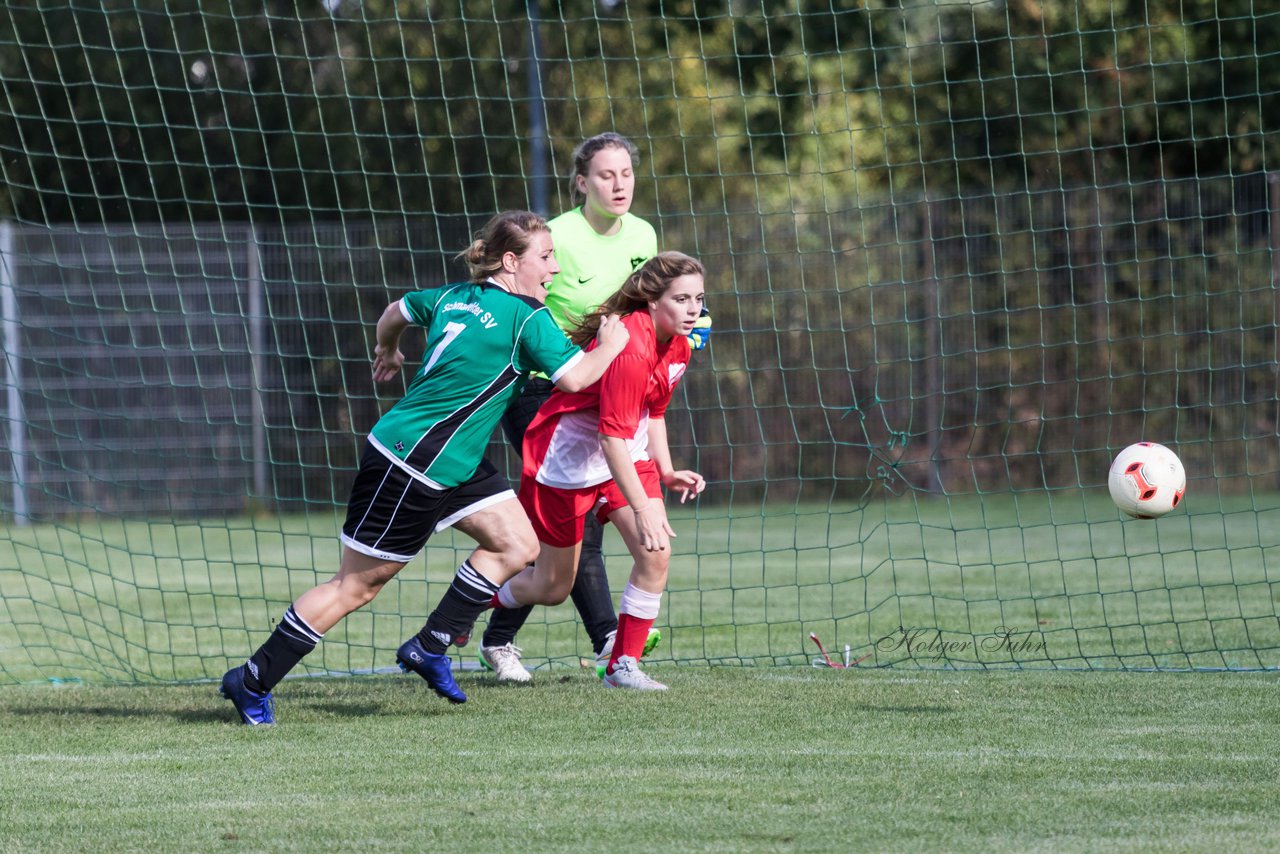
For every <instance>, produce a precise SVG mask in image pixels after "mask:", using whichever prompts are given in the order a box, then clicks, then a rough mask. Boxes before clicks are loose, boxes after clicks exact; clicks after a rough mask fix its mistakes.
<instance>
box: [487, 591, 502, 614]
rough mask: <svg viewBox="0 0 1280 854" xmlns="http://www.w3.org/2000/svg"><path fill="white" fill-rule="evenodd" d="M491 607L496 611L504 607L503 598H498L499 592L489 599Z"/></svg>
mask: <svg viewBox="0 0 1280 854" xmlns="http://www.w3.org/2000/svg"><path fill="white" fill-rule="evenodd" d="M489 607H490V608H493V609H494V610H495V611H496V610H497V609H499V608H501V607H502V600H500V599H499V598H498V594H497V593H494V594H493V598H492V599H490V600H489Z"/></svg>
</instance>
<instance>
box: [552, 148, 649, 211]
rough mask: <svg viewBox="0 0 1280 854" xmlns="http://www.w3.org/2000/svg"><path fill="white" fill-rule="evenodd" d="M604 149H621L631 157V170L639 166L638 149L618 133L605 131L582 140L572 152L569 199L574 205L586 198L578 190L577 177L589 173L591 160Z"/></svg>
mask: <svg viewBox="0 0 1280 854" xmlns="http://www.w3.org/2000/svg"><path fill="white" fill-rule="evenodd" d="M606 148H621V149H622V150H623V151H625V152H627V154H629V155H631V168H632V169H635V168H636V166H638V165H639V164H640V149H638V148H636V144H635V143H634V142H632V141H631V140H629V139H627V138H626V137H625V136H623V135H622V134H620V133H614V132H613V131H606V132H605V133H598V134H596V135H595V136H593V137H591V138H590V139H584V140H583V141H582V142H580V143H578V147H577V148H575V149H574V150H573V174H572V175H570V176H569V198H570V199H572V200H573V203H574V204H575V205H576V204H578V203H579V202H581V201H583V200H584V199H585V198H586V196H584V195H583V194H582V192H581V191H580V190H579V189H578V176H579V175H581V176H582V177H584V178H585V177H586V176H587V173H588V172H589V171H591V158H593V157H595V156H596V154H598V153H599V152H600V151H601V150H603V149H606Z"/></svg>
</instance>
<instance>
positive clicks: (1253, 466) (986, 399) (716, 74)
mask: <svg viewBox="0 0 1280 854" xmlns="http://www.w3.org/2000/svg"><path fill="white" fill-rule="evenodd" d="M847 5H849V6H851V7H852V6H853V4H847ZM1166 5H1167V8H1166V7H1165V6H1161V5H1160V4H1150V3H1143V2H1116V0H1079V2H1075V3H1071V4H1050V3H1043V2H1035V0H1009V1H1008V2H986V3H968V2H962V3H933V2H919V3H915V2H905V3H876V2H870V3H864V4H859V5H858V6H857V7H856V8H847V9H846V8H843V6H844V4H833V3H830V2H811V0H795V2H790V3H785V4H782V3H779V4H773V3H748V2H738V0H719V2H679V0H675V2H671V0H650V2H612V3H607V2H594V3H593V2H587V0H569V2H562V3H552V2H542V3H540V4H529V3H522V2H521V3H518V2H504V0H495V2H493V3H492V4H491V5H490V6H488V7H484V14H478V13H477V11H476V10H477V8H478V7H477V6H476V4H471V3H448V2H430V0H422V2H403V0H402V2H392V0H361V2H356V0H340V1H339V2H334V0H329V2H324V3H322V2H319V0H316V2H307V0H302V2H279V0H267V2H262V0H256V2H249V0H199V2H196V0H186V2H183V0H169V2H161V0H134V2H112V0H106V2H103V3H101V4H99V5H97V6H95V7H94V8H86V7H82V6H78V5H76V4H73V3H67V4H60V3H51V2H42V3H39V4H35V3H28V2H16V1H15V2H5V3H3V4H2V10H0V47H2V48H3V49H0V175H2V176H3V180H4V188H3V193H0V218H4V219H8V220H11V221H13V222H16V223H19V224H22V225H27V226H51V227H57V228H61V229H64V230H68V229H69V230H70V231H71V232H72V233H89V232H92V231H93V230H94V229H95V228H99V227H101V226H104V225H106V224H122V223H123V224H133V225H136V226H141V225H144V224H153V223H163V224H166V225H167V226H169V227H172V228H175V229H179V230H181V229H186V230H189V231H190V232H192V233H193V234H195V233H203V232H202V229H206V228H208V226H209V225H210V224H214V225H218V224H222V225H223V226H228V227H230V226H232V225H234V226H237V227H238V226H240V225H247V226H250V227H251V228H252V229H254V232H255V233H256V234H257V235H258V237H257V239H258V240H259V241H261V243H262V245H263V246H264V247H266V249H265V250H264V252H263V254H262V256H261V257H262V259H263V263H264V265H265V266H264V267H263V269H262V270H261V275H262V277H263V279H264V281H265V282H266V290H267V294H268V306H267V310H268V313H269V316H270V318H271V321H272V324H271V326H272V338H271V346H272V347H273V348H274V350H273V352H274V353H276V354H277V355H278V357H279V358H278V360H277V363H278V370H277V369H273V370H272V372H271V374H270V376H269V377H268V378H266V379H265V382H266V383H267V384H268V399H267V406H266V410H265V412H264V417H265V418H266V419H267V421H268V424H269V427H270V437H271V439H270V457H271V462H272V465H273V471H275V472H276V474H275V475H274V480H273V487H272V489H273V497H275V498H277V499H292V498H300V499H304V500H338V501H341V500H342V498H343V497H344V496H345V489H346V477H345V475H343V474H342V472H343V470H345V469H347V468H350V467H354V465H355V462H356V455H357V453H358V440H359V437H360V435H362V433H363V431H365V430H367V429H368V427H369V426H370V425H371V424H372V421H373V420H374V419H375V418H376V417H377V414H378V412H379V411H381V410H383V409H385V407H386V406H387V405H389V403H390V402H391V401H393V400H394V397H395V395H394V394H384V395H382V396H381V397H379V396H377V395H375V393H374V391H373V389H371V388H369V386H370V383H369V382H368V378H367V352H368V349H369V337H368V336H369V335H370V334H371V329H370V327H371V323H372V321H373V320H374V319H375V318H376V316H377V314H378V312H379V311H380V310H381V308H382V307H383V306H384V305H385V304H386V301H387V300H388V299H389V298H394V297H395V296H397V295H398V294H399V293H401V292H403V290H405V289H406V288H409V287H413V286H414V284H415V283H417V282H422V283H431V282H434V281H438V280H439V277H441V276H446V277H450V276H458V275H460V270H459V268H457V267H456V266H450V265H449V263H448V259H449V258H450V256H451V255H452V253H453V252H454V251H456V250H457V249H459V248H461V246H462V245H463V243H464V242H465V238H466V235H467V233H468V232H469V230H470V229H472V228H474V227H475V226H477V225H479V224H480V223H481V222H483V221H484V220H485V219H487V218H488V216H489V215H491V214H492V213H493V212H494V211H496V210H499V209H502V208H509V207H529V206H533V205H534V199H535V196H534V195H533V188H535V187H536V186H538V185H539V181H540V180H544V179H545V180H547V181H549V182H550V183H549V186H550V188H551V198H550V200H549V207H550V210H549V211H547V212H548V213H555V212H558V211H559V210H562V209H563V208H564V207H565V206H567V205H568V204H569V199H568V196H567V193H566V192H565V190H566V180H565V179H566V177H567V175H568V173H569V171H570V166H571V165H570V163H569V153H570V151H571V150H572V148H573V146H574V144H575V143H576V142H577V141H578V140H579V139H581V138H582V137H583V136H587V135H591V134H594V133H597V132H599V131H601V130H604V129H614V130H617V131H619V132H621V133H623V134H626V135H628V136H630V137H632V138H633V139H635V140H636V141H637V142H638V143H639V144H640V147H641V149H642V152H643V159H642V164H641V170H640V180H639V182H638V189H637V201H636V205H635V208H634V210H635V211H636V212H637V213H639V214H640V215H642V216H645V217H646V218H648V219H650V220H651V221H653V222H654V223H655V225H656V226H657V227H658V229H659V234H660V240H661V243H662V245H663V246H665V247H669V248H680V249H683V250H685V251H689V252H691V253H693V254H697V255H699V256H700V257H702V259H703V260H704V261H705V262H706V263H707V265H708V268H709V270H710V271H711V278H710V282H709V291H710V294H709V298H710V303H711V306H712V308H713V313H714V316H715V324H716V332H715V334H714V336H713V343H712V347H711V349H710V351H709V352H707V353H705V354H699V357H698V362H700V363H701V364H696V365H695V369H694V370H693V371H691V373H690V375H689V379H688V381H687V382H686V384H685V393H684V394H685V404H686V406H685V407H684V408H682V410H681V414H680V415H679V416H678V417H677V420H678V423H677V424H675V425H673V426H674V427H675V428H676V429H673V436H675V437H679V441H680V442H681V443H682V447H678V448H677V454H683V455H685V458H686V459H690V458H692V459H693V461H694V462H696V464H697V465H699V466H700V467H701V468H702V469H703V470H704V471H706V472H707V473H708V474H709V475H710V476H711V477H713V478H715V479H716V480H718V481H720V482H721V483H727V484H730V485H731V488H730V489H729V490H722V491H721V494H722V495H729V496H730V497H735V498H736V497H737V496H739V495H742V496H746V497H749V498H750V499H751V500H755V499H756V498H757V497H758V496H759V495H760V494H761V493H762V492H763V493H766V494H769V495H773V496H776V497H785V498H788V499H790V498H794V497H796V496H800V497H802V498H805V497H807V498H814V499H823V498H827V497H830V496H831V495H833V494H841V495H864V494H870V493H872V492H875V491H876V490H878V489H879V488H880V487H887V488H889V489H890V490H892V491H897V490H900V489H920V490H933V491H946V492H962V491H974V490H980V491H988V490H1008V489H1014V490H1017V489H1043V488H1076V487H1079V486H1096V485H1099V484H1100V483H1101V482H1102V481H1103V479H1104V478H1105V470H1106V461H1107V459H1108V457H1109V456H1110V455H1111V454H1113V453H1114V452H1115V451H1116V450H1118V449H1119V448H1120V447H1122V446H1124V445H1126V444H1128V443H1129V442H1130V441H1134V440H1136V439H1138V438H1152V439H1157V440H1160V441H1164V442H1166V443H1169V444H1172V445H1176V446H1178V448H1179V450H1180V452H1181V453H1182V454H1183V456H1184V459H1186V460H1187V462H1188V468H1189V469H1190V470H1192V471H1193V472H1195V471H1199V472H1203V473H1210V472H1211V473H1212V474H1213V475H1214V476H1216V477H1218V478H1220V479H1222V480H1223V482H1224V483H1228V484H1230V483H1231V482H1233V481H1236V479H1239V480H1238V481H1237V482H1240V483H1247V482H1249V481H1250V480H1251V479H1253V478H1257V477H1262V478H1264V479H1266V480H1267V481H1268V482H1269V481H1270V479H1273V478H1274V476H1275V473H1276V472H1277V471H1280V464H1278V460H1277V444H1278V443H1277V442H1276V438H1277V429H1278V428H1277V395H1276V376H1275V367H1276V346H1277V345H1276V337H1275V322H1276V320H1277V308H1276V292H1275V287H1274V276H1273V273H1272V248H1273V247H1274V245H1275V242H1276V241H1275V240H1274V238H1273V236H1272V232H1273V230H1274V222H1273V213H1274V211H1275V210H1276V208H1277V207H1278V205H1277V204H1276V202H1275V198H1274V196H1275V191H1276V185H1274V184H1270V183H1268V178H1269V175H1270V172H1271V170H1273V169H1274V168H1275V158H1276V152H1275V145H1276V135H1275V130H1276V121H1277V119H1276V115H1277V106H1278V104H1277V95H1278V93H1280V62H1277V61H1276V60H1277V54H1280V14H1277V13H1274V12H1266V11H1262V10H1260V9H1259V8H1258V7H1256V6H1254V5H1251V4H1249V3H1245V2H1242V1H1241V2H1231V0H1225V1H1224V0H1216V2H1215V0H1187V2H1183V3H1180V4H1166ZM531 9H532V12H531V11H530V10H531ZM531 18H532V19H533V20H532V22H531ZM535 56H536V58H537V61H536V62H535V61H534V57H535ZM535 72H536V76H534V75H535ZM540 128H545V129H546V130H545V138H544V137H543V136H542V135H541V133H540V130H539V129H540ZM544 141H545V144H546V155H547V156H546V158H545V160H544V159H542V151H543V148H542V145H543V143H544ZM335 228H336V229H337V232H336V233H337V234H338V235H339V236H338V237H333V236H332V234H333V233H334V232H333V229H335ZM239 233H240V232H238V231H237V234H239ZM322 235H329V236H323V237H322ZM197 242H199V241H197ZM144 266H145V265H144ZM231 267H232V272H231V275H235V276H243V275H245V273H244V271H243V269H240V268H237V267H236V266H235V265H234V264H233V265H231ZM237 269H239V270H240V272H236V270H237ZM107 272H108V273H110V272H111V271H109V270H108V271H107ZM151 272H152V273H154V272H155V271H154V270H153V271H151ZM161 272H164V271H163V270H162V271H161ZM171 272H172V271H171ZM71 275H72V274H71V273H69V272H67V271H65V270H60V269H57V265H56V264H55V265H53V269H47V270H46V271H45V276H44V279H43V282H44V285H42V287H43V288H44V289H45V290H46V291H47V289H48V286H49V285H48V283H50V282H52V283H55V284H56V283H57V282H59V281H66V280H68V279H69V278H71ZM76 275H78V273H77V274H76ZM172 275H183V274H181V273H177V272H173V273H172ZM189 275H200V273H198V272H197V273H192V274H189ZM160 278H163V276H161V277H160ZM103 287H104V288H105V289H107V290H109V289H110V286H109V284H108V285H103ZM31 296H32V295H30V294H29V295H28V298H31ZM47 296H48V294H47V293H44V294H42V295H41V298H42V299H43V298H46V297H47ZM20 297H21V293H20ZM68 304H69V305H72V306H73V307H74V303H68ZM116 310H117V309H116V308H114V307H113V308H112V309H111V311H116ZM118 310H119V311H121V312H127V311H132V312H133V316H132V319H131V320H129V321H128V322H130V323H137V322H138V317H139V313H140V312H141V313H145V312H147V311H153V312H156V313H158V314H159V315H160V316H161V318H160V320H157V322H162V321H163V320H164V319H165V318H164V315H165V314H166V312H175V311H176V312H178V313H179V314H180V313H181V312H180V310H178V309H165V308H157V307H155V306H152V307H151V308H150V309H144V308H140V307H138V306H136V305H135V306H134V307H133V308H132V309H130V308H128V307H126V306H124V305H123V304H122V305H121V306H120V307H119V308H118ZM108 313H109V312H108ZM169 319H170V320H172V316H170V317H169ZM24 334H26V335H27V336H28V337H29V338H31V339H32V340H36V339H38V338H39V336H40V335H42V334H48V332H47V329H46V330H45V331H44V332H42V331H41V330H40V329H34V328H29V329H25V330H24ZM60 334H61V333H60ZM67 334H71V335H72V336H73V340H78V341H79V342H80V343H85V342H97V338H105V333H103V334H101V335H99V334H97V333H95V332H94V331H93V330H92V329H91V328H86V327H85V326H84V324H81V326H80V327H78V328H77V329H76V331H75V332H73V333H67ZM95 335H97V337H95ZM75 336H78V338H76V337H75ZM121 346H133V347H135V348H136V347H137V346H138V345H137V344H136V342H135V343H133V344H129V343H127V342H126V343H124V344H122V345H121ZM25 367H26V374H27V375H28V377H30V378H31V379H33V380H34V381H35V382H36V384H37V385H38V384H39V382H41V381H42V380H45V379H50V380H52V379H54V378H57V377H60V376H65V375H66V374H67V373H68V372H70V371H74V370H79V368H77V367H74V366H72V365H71V364H70V363H69V362H67V361H64V360H62V359H61V358H59V357H56V356H49V357H48V358H45V359H42V360H33V361H32V362H31V363H29V364H27V365H26V366H25ZM139 376H140V377H141V379H140V380H139V381H140V382H142V383H143V384H144V385H145V384H146V383H148V382H154V383H161V382H163V381H164V380H165V378H166V377H169V378H171V377H172V375H171V374H166V373H163V372H162V373H159V374H156V375H154V376H149V375H147V374H146V372H145V371H143V372H142V373H141V374H140V375H139ZM33 393H35V392H27V394H28V395H30V394H33ZM76 394H80V392H68V393H67V396H68V398H67V401H65V402H66V403H68V404H69V405H71V404H74V405H77V406H79V407H80V408H82V409H84V408H88V409H90V410H92V409H93V408H94V406H95V404H94V403H93V401H92V400H91V399H89V398H88V397H84V398H83V399H81V398H76ZM85 394H87V392H85ZM36 403H37V401H34V400H32V401H31V402H30V404H29V405H28V407H27V409H28V411H29V412H38V411H39V407H38V406H37V405H35V404H36ZM116 409H119V408H118V407H117V408H116ZM100 417H101V418H103V419H107V420H110V419H112V418H118V419H121V420H122V426H127V425H125V424H124V422H128V421H129V420H130V418H131V416H128V415H126V414H121V413H120V412H118V411H115V410H113V413H112V414H101V415H100ZM683 419H687V420H683ZM56 432H57V431H56V430H51V431H50V435H51V436H53V435H54V434H56ZM63 438H64V439H65V438H67V437H63ZM70 438H72V439H78V438H83V437H81V436H78V435H76V436H72V437H70ZM48 441H49V442H50V443H54V444H56V439H55V438H50V439H49V440H48ZM52 446H53V444H51V445H50V447H52ZM55 456H56V455H53V454H50V455H49V457H50V459H51V460H52V459H53V458H54V457H55ZM81 464H82V465H84V466H85V467H86V468H88V467H91V466H92V465H93V463H91V462H90V461H85V462H83V463H77V465H81ZM335 472H337V475H336V476H335ZM99 482H102V483H106V484H107V485H104V486H102V487H101V489H103V490H108V489H111V488H114V487H112V486H111V485H110V483H109V482H108V481H107V479H100V481H99ZM82 489H88V490H89V492H90V493H92V490H93V489H94V487H92V485H90V486H89V487H82ZM66 497H67V498H68V499H69V500H72V501H75V502H81V501H84V502H92V501H95V500H98V497H97V496H94V495H93V494H86V493H84V492H83V491H82V492H79V493H75V494H71V493H68V494H67V496H66Z"/></svg>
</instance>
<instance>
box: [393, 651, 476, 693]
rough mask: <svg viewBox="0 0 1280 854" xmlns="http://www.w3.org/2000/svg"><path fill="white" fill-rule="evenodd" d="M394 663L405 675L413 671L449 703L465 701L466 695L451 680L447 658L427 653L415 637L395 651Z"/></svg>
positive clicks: (449, 664) (451, 674)
mask: <svg viewBox="0 0 1280 854" xmlns="http://www.w3.org/2000/svg"><path fill="white" fill-rule="evenodd" d="M396 661H397V662H398V663H399V664H400V669H401V670H403V671H405V672H406V673H407V672H409V671H413V672H414V673H416V674H418V675H419V676H421V677H422V678H423V679H425V680H427V684H428V685H430V686H431V687H432V689H433V690H434V691H435V692H436V693H437V694H439V695H440V696H441V697H444V698H445V699H446V700H448V701H449V702H450V703H465V702H466V701H467V695H466V694H464V693H462V689H461V688H459V687H458V683H457V682H455V681H454V679H453V665H452V663H451V662H450V661H449V656H447V655H443V654H441V653H431V652H427V651H426V649H424V648H423V646H422V641H420V640H418V638H417V637H411V638H409V639H408V640H407V641H405V642H404V643H403V644H401V645H400V648H399V649H398V650H396Z"/></svg>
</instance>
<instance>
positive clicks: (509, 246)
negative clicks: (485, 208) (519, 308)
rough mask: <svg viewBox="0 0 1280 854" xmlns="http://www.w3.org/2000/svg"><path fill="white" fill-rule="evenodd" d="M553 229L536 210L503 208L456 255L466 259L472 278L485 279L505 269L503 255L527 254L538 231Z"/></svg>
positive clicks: (463, 259) (460, 258)
mask: <svg viewBox="0 0 1280 854" xmlns="http://www.w3.org/2000/svg"><path fill="white" fill-rule="evenodd" d="M549 230H550V229H548V228H547V221H546V220H545V219H543V218H542V217H540V216H538V215H537V214H536V213H533V212H532V211H503V212H502V213H500V214H498V215H496V216H494V217H493V219H491V220H489V221H488V222H486V223H485V224H484V227H483V228H481V229H480V231H478V232H477V233H476V237H475V240H473V241H472V242H471V245H470V246H468V247H467V248H466V249H464V250H462V251H461V252H459V253H458V254H457V256H456V257H457V258H458V259H459V260H462V261H465V262H466V264H467V269H468V270H469V271H470V272H471V281H473V282H483V281H484V280H485V279H488V278H489V277H490V276H492V275H493V274H494V273H497V272H499V271H500V270H501V269H502V256H503V255H506V254H507V253H508V252H514V253H515V254H516V255H523V254H524V252H525V250H526V249H528V248H529V244H530V242H532V240H533V235H534V234H535V233H536V232H539V231H549Z"/></svg>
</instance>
